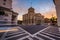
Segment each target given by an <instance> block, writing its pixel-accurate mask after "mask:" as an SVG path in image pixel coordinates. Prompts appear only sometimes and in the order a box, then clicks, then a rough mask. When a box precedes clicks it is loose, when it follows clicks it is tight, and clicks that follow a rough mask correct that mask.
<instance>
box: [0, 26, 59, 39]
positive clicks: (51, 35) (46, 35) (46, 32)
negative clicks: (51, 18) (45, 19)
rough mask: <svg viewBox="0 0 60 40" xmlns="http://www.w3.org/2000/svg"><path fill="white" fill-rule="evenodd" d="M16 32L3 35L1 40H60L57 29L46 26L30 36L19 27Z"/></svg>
mask: <svg viewBox="0 0 60 40" xmlns="http://www.w3.org/2000/svg"><path fill="white" fill-rule="evenodd" d="M17 28H18V29H19V30H18V31H13V32H12V31H10V32H7V33H4V34H5V35H4V36H2V39H1V40H60V32H59V29H58V27H53V26H48V27H46V28H43V29H42V30H40V31H38V32H36V33H34V34H31V33H29V32H28V31H26V30H25V29H23V28H21V27H17Z"/></svg>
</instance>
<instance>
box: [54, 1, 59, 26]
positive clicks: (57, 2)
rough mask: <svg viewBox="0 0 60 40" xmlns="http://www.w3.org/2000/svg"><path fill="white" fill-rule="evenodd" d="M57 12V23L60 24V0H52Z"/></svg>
mask: <svg viewBox="0 0 60 40" xmlns="http://www.w3.org/2000/svg"><path fill="white" fill-rule="evenodd" d="M53 2H54V4H55V8H56V13H57V25H58V26H60V0H53Z"/></svg>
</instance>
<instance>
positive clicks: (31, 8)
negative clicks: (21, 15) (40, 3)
mask: <svg viewBox="0 0 60 40" xmlns="http://www.w3.org/2000/svg"><path fill="white" fill-rule="evenodd" d="M30 4H31V7H30V8H29V9H28V12H33V13H34V10H35V9H34V8H33V7H32V0H31V1H30Z"/></svg>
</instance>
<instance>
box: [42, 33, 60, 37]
mask: <svg viewBox="0 0 60 40" xmlns="http://www.w3.org/2000/svg"><path fill="white" fill-rule="evenodd" d="M42 33H44V34H46V35H50V36H53V37H56V38H60V37H58V36H55V35H51V34H48V33H45V32H42Z"/></svg>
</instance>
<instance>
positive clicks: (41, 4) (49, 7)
mask: <svg viewBox="0 0 60 40" xmlns="http://www.w3.org/2000/svg"><path fill="white" fill-rule="evenodd" d="M31 2H32V5H31ZM31 6H32V7H33V8H34V9H35V12H36V13H41V14H42V15H44V16H45V17H47V18H51V17H52V14H53V15H54V16H56V10H55V6H54V3H53V1H52V0H13V10H14V11H15V12H17V13H19V15H18V20H22V15H23V14H25V13H27V11H28V8H30V7H31Z"/></svg>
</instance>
